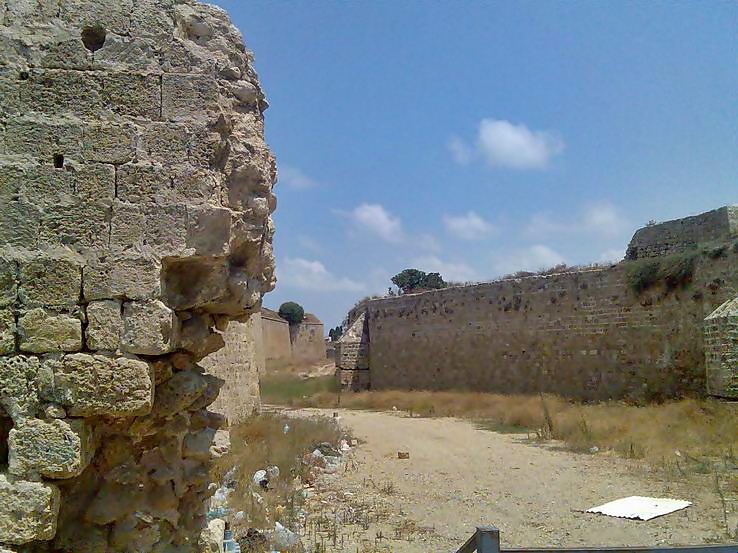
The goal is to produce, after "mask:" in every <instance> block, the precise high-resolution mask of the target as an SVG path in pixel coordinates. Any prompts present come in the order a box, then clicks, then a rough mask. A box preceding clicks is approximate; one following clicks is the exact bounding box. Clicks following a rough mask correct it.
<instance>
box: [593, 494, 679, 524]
mask: <svg viewBox="0 0 738 553" xmlns="http://www.w3.org/2000/svg"><path fill="white" fill-rule="evenodd" d="M690 505H691V503H690V502H689V501H683V500H681V499H666V498H663V497H641V496H638V495H633V496H631V497H624V498H622V499H616V500H615V501H610V502H609V503H605V504H604V505H600V506H599V507H592V508H591V509H587V512H588V513H599V514H601V515H607V516H610V517H618V518H632V519H636V520H651V519H652V518H656V517H660V516H663V515H668V514H669V513H673V512H674V511H679V510H681V509H686V508H687V507H689V506H690Z"/></svg>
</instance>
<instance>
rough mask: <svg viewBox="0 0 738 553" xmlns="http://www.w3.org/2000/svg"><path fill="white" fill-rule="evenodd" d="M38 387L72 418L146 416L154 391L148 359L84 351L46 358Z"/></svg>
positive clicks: (46, 398)
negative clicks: (112, 356)
mask: <svg viewBox="0 0 738 553" xmlns="http://www.w3.org/2000/svg"><path fill="white" fill-rule="evenodd" d="M39 387H40V393H41V395H42V397H43V398H44V399H45V400H47V401H54V402H55V403H58V404H60V405H62V406H64V407H65V408H66V410H67V413H69V415H70V416H73V417H89V416H93V415H111V416H118V417H127V416H134V415H145V414H147V413H149V412H150V411H151V406H152V402H153V393H154V384H153V374H152V371H151V367H150V366H149V364H148V363H146V362H145V361H139V360H137V359H128V358H126V357H118V358H114V359H111V358H109V357H104V356H102V355H88V354H85V353H75V354H70V355H65V356H63V357H62V358H61V359H49V360H47V361H45V362H44V363H43V365H42V368H41V371H40V374H39Z"/></svg>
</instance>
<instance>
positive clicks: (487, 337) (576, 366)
mask: <svg viewBox="0 0 738 553" xmlns="http://www.w3.org/2000/svg"><path fill="white" fill-rule="evenodd" d="M693 252H694V253H695V255H696V261H695V267H694V272H693V275H692V278H691V281H690V282H689V284H687V285H686V286H684V287H683V286H677V287H674V288H673V289H670V288H668V287H667V285H666V284H665V283H664V282H659V283H657V284H656V285H654V286H652V287H650V288H649V289H647V290H646V291H644V292H641V293H636V292H635V291H634V290H633V289H632V287H631V285H630V279H631V278H632V277H631V270H632V268H633V267H634V266H635V265H634V264H636V263H640V262H638V261H636V262H631V261H625V262H623V263H620V264H618V265H615V266H612V267H610V268H603V269H598V270H586V271H576V272H569V273H560V274H553V275H547V276H532V277H528V278H520V279H511V280H502V281H498V282H491V283H486V284H479V285H475V286H465V287H455V288H448V289H444V290H438V291H431V292H425V293H421V294H414V295H406V296H400V297H395V298H385V299H378V300H372V301H369V302H368V303H367V307H366V314H367V317H368V324H367V326H366V328H365V331H364V332H365V334H366V338H367V339H368V340H370V343H369V367H370V381H371V388H372V389H375V390H376V389H387V388H404V389H431V390H442V389H454V388H461V389H472V390H480V391H481V390H484V391H491V392H506V393H508V392H509V393H517V392H519V393H537V392H539V391H543V392H553V393H558V394H561V395H564V396H567V397H574V398H581V399H604V398H632V399H636V400H638V399H649V398H661V397H674V396H680V395H683V394H698V395H701V394H704V393H705V385H706V383H705V345H704V342H703V337H702V335H703V321H704V319H705V317H707V316H708V315H709V314H710V313H712V312H713V310H715V309H716V308H717V307H718V306H720V305H721V304H722V303H723V302H725V301H727V300H730V299H733V298H735V297H736V296H738V271H737V270H736V269H737V268H738V249H737V248H736V247H735V246H734V245H731V244H726V246H725V247H724V248H721V249H720V253H719V254H716V253H715V252H714V250H713V249H712V248H710V249H709V251H702V250H699V249H695V250H693ZM341 357H343V355H341ZM344 364H346V366H347V367H349V365H350V364H351V363H350V361H349V362H346V361H339V366H340V367H342V366H343V365H344ZM349 368H350V367H349Z"/></svg>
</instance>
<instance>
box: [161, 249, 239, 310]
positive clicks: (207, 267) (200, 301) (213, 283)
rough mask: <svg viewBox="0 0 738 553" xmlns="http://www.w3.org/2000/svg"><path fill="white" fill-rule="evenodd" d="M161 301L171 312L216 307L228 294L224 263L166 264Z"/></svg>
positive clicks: (188, 261) (202, 260) (184, 261)
mask: <svg viewBox="0 0 738 553" xmlns="http://www.w3.org/2000/svg"><path fill="white" fill-rule="evenodd" d="M162 286H163V291H162V292H163V297H164V301H165V302H166V304H167V305H170V306H172V307H173V308H174V309H179V310H182V309H191V308H193V307H195V306H202V305H209V304H217V303H219V302H220V301H222V300H223V299H224V298H225V297H226V296H227V294H228V265H227V262H226V261H225V260H224V259H207V258H196V257H195V258H191V259H186V258H185V259H176V260H165V265H164V267H163V269H162Z"/></svg>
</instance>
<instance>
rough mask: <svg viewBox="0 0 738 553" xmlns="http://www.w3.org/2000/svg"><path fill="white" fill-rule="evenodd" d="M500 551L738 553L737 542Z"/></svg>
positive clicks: (506, 552) (554, 552)
mask: <svg viewBox="0 0 738 553" xmlns="http://www.w3.org/2000/svg"><path fill="white" fill-rule="evenodd" d="M501 553H738V543H734V544H726V545H682V546H674V547H659V546H656V547H582V548H554V547H551V548H546V547H536V548H528V547H525V548H515V549H503V550H502V551H501Z"/></svg>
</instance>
